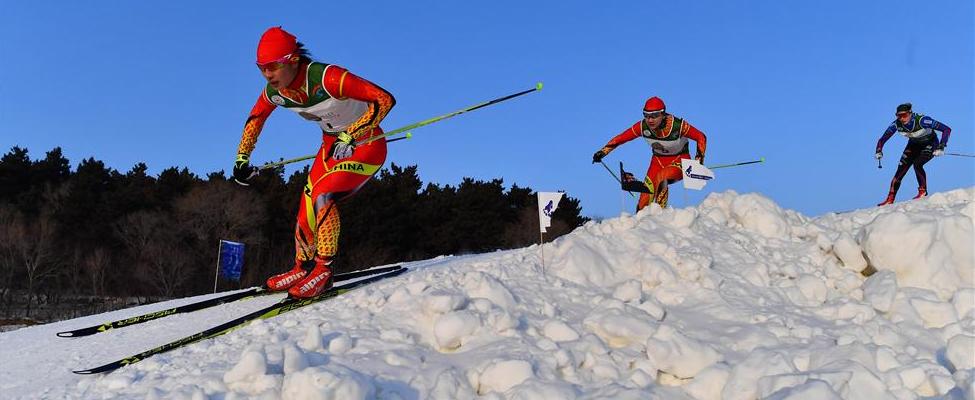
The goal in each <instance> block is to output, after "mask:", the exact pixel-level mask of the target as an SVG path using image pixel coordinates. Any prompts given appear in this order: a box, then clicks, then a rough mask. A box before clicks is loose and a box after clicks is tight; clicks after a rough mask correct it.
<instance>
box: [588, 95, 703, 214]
mask: <svg viewBox="0 0 975 400" xmlns="http://www.w3.org/2000/svg"><path fill="white" fill-rule="evenodd" d="M640 137H642V138H644V139H646V140H647V143H649V144H650V148H651V150H652V151H653V157H651V158H650V167H649V168H647V176H646V178H644V181H643V182H644V184H646V185H647V188H648V189H649V190H650V193H641V194H640V201H639V202H638V203H637V206H636V210H637V211H640V210H642V209H643V207H646V206H647V205H648V204H650V200H651V197H652V199H653V201H654V202H655V203H657V204H659V205H660V207H666V206H667V197H668V194H669V190H668V189H667V185H668V184H669V183H673V182H677V181H680V180H681V179H683V174H682V173H681V166H680V160H681V159H683V158H691V157H690V154H689V151H688V143H687V140H688V139H691V140H694V142H695V143H697V155H696V156H695V158H697V159H698V160H700V161H701V162H702V163H703V162H704V161H703V160H704V150H705V149H706V148H707V136H705V135H704V132H701V131H700V130H698V129H697V128H695V127H694V126H692V125H691V124H690V123H688V122H687V121H684V120H682V119H680V118H677V117H675V116H673V115H670V114H667V115H666V116H665V117H664V120H663V121H661V123H660V126H658V127H657V129H651V128H650V126H648V125H647V121H646V120H640V121H638V122H636V123H635V124H633V125H632V126H630V127H629V128H628V129H626V130H625V131H623V132H622V133H620V134H619V135H616V137H614V138H613V139H611V140H610V141H609V142H608V143H606V146H603V148H602V150H601V151H602V152H603V153H605V154H608V153H609V152H611V151H613V149H615V148H617V147H619V146H620V145H621V144H623V143H626V142H629V141H631V140H633V139H636V138H640Z"/></svg>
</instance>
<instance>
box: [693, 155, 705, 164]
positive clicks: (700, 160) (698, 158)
mask: <svg viewBox="0 0 975 400" xmlns="http://www.w3.org/2000/svg"><path fill="white" fill-rule="evenodd" d="M694 159H695V160H697V162H699V163H701V165H704V153H700V154H698V155H696V156H694Z"/></svg>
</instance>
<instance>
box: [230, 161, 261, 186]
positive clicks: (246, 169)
mask: <svg viewBox="0 0 975 400" xmlns="http://www.w3.org/2000/svg"><path fill="white" fill-rule="evenodd" d="M258 172H260V170H259V169H257V168H256V167H252V166H251V161H250V156H249V155H247V154H244V153H239V154H237V161H234V182H237V183H239V184H241V185H244V186H249V185H250V184H249V183H247V181H249V180H251V178H253V177H255V176H257V173H258Z"/></svg>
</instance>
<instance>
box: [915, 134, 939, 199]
mask: <svg viewBox="0 0 975 400" xmlns="http://www.w3.org/2000/svg"><path fill="white" fill-rule="evenodd" d="M932 158H934V144H933V143H931V144H928V145H925V146H924V147H922V148H921V150H920V151H919V152H918V156H917V157H915V158H914V163H913V165H914V175H915V176H916V177H917V196H916V197H914V198H915V199H916V198H919V197H924V196H927V194H928V175H927V173H925V172H924V164H927V163H928V161H931V159H932Z"/></svg>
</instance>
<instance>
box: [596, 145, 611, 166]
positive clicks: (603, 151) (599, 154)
mask: <svg viewBox="0 0 975 400" xmlns="http://www.w3.org/2000/svg"><path fill="white" fill-rule="evenodd" d="M607 154H609V152H608V151H606V149H605V148H602V149H599V151H597V152H596V153H595V154H593V155H592V163H593V164H595V163H598V162H600V161H602V160H603V157H606V155H607Z"/></svg>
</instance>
